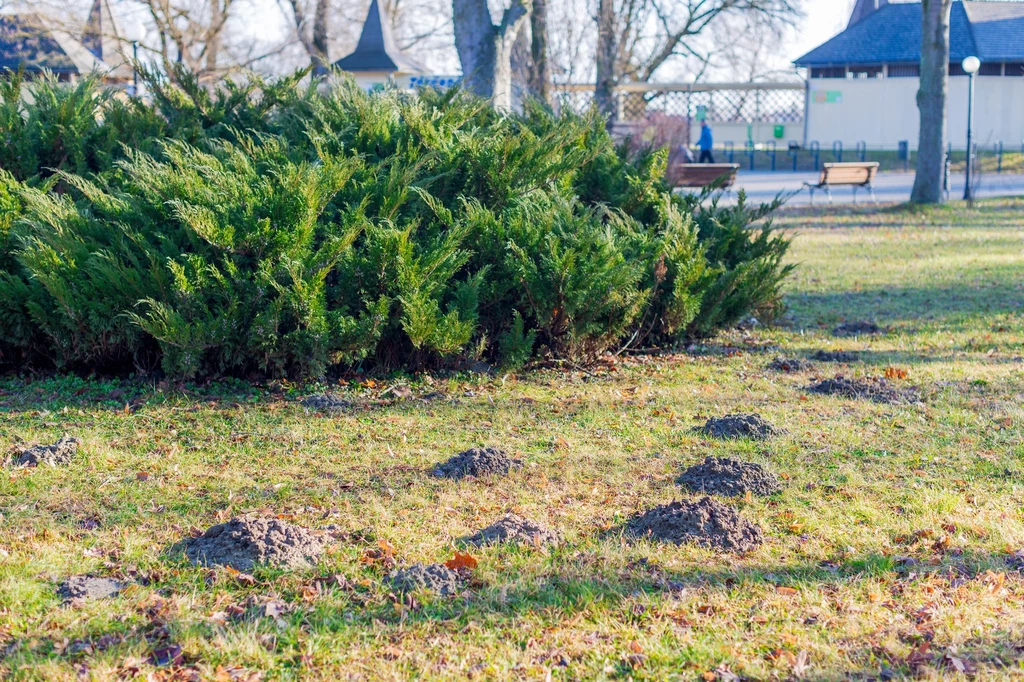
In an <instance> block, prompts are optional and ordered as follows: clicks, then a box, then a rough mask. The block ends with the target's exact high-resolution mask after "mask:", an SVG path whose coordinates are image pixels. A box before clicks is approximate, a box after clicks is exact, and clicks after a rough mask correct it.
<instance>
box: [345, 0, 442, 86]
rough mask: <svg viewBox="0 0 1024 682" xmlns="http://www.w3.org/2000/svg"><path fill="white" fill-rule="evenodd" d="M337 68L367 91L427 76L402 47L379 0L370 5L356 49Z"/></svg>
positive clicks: (373, 0) (374, 0)
mask: <svg viewBox="0 0 1024 682" xmlns="http://www.w3.org/2000/svg"><path fill="white" fill-rule="evenodd" d="M334 66H335V68H338V69H341V70H343V71H348V72H349V73H351V74H352V75H353V76H354V77H355V79H356V82H357V83H359V84H360V85H362V86H364V87H373V86H376V85H381V84H384V83H387V82H389V81H392V80H396V81H397V80H409V78H410V77H415V76H418V75H420V74H423V73H425V69H424V68H423V66H422V65H421V64H420V63H419V62H417V61H416V60H415V59H413V58H412V57H410V56H409V55H407V54H406V53H405V52H403V51H402V50H401V49H400V48H399V47H398V43H396V42H395V39H394V36H393V35H392V33H391V22H390V21H389V19H388V16H387V14H386V10H385V9H384V8H383V7H382V6H381V5H380V3H379V2H378V1H377V0H372V2H371V3H370V9H369V10H368V11H367V13H366V21H364V22H363V30H362V32H361V33H360V35H359V42H358V43H357V44H356V49H355V50H353V51H352V52H351V53H349V54H348V55H346V56H344V57H342V58H341V59H339V60H338V61H336V62H334Z"/></svg>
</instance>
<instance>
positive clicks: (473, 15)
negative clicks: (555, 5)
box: [452, 0, 532, 109]
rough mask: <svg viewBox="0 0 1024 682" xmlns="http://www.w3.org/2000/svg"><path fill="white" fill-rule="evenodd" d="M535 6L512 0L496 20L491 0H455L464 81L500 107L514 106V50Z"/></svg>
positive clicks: (456, 38)
mask: <svg viewBox="0 0 1024 682" xmlns="http://www.w3.org/2000/svg"><path fill="white" fill-rule="evenodd" d="M531 9H532V2H531V0H512V2H511V4H510V5H509V6H508V7H507V8H506V9H505V10H504V12H503V13H502V16H501V21H500V23H498V24H495V23H494V22H493V20H492V19H491V12H490V9H488V7H487V0H452V15H453V20H454V23H453V28H454V29H455V49H456V50H458V53H459V62H460V64H461V65H462V82H463V85H464V87H466V89H468V90H469V91H471V92H473V93H475V94H477V95H480V96H481V97H486V98H488V99H490V100H491V101H492V102H493V103H494V106H496V107H498V108H499V109H509V108H511V106H512V50H513V47H514V46H515V43H516V37H517V36H518V34H519V31H520V30H521V29H522V28H523V26H524V25H525V24H527V23H528V21H529V17H530V11H531Z"/></svg>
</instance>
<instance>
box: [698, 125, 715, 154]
mask: <svg viewBox="0 0 1024 682" xmlns="http://www.w3.org/2000/svg"><path fill="white" fill-rule="evenodd" d="M698 144H699V145H700V150H701V151H702V152H704V151H711V150H712V149H714V147H715V140H714V138H713V137H711V127H710V126H707V127H704V128H701V129H700V142H698Z"/></svg>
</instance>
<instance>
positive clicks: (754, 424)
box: [697, 414, 783, 440]
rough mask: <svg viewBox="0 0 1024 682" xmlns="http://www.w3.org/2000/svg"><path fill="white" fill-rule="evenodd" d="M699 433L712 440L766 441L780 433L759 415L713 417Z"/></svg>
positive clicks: (780, 431)
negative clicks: (745, 439)
mask: <svg viewBox="0 0 1024 682" xmlns="http://www.w3.org/2000/svg"><path fill="white" fill-rule="evenodd" d="M697 432H698V433H701V434H704V435H705V436H710V437H711V438H753V439H754V440H765V439H766V438H771V437H772V436H776V435H778V434H780V433H783V431H782V429H779V428H776V427H775V426H773V425H772V424H770V423H769V422H768V421H766V420H765V419H763V418H762V417H761V415H759V414H727V415H726V416H724V417H712V418H711V419H708V421H707V423H705V424H704V426H701V427H699V428H698V429H697Z"/></svg>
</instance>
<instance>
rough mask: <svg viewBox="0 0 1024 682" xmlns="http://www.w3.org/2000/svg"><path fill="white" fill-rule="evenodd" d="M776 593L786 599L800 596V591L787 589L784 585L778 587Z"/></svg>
mask: <svg viewBox="0 0 1024 682" xmlns="http://www.w3.org/2000/svg"><path fill="white" fill-rule="evenodd" d="M775 592H776V593H778V594H781V595H783V596H786V597H794V596H796V595H798V594H800V590H797V589H795V588H792V587H785V586H784V585H776V586H775Z"/></svg>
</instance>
